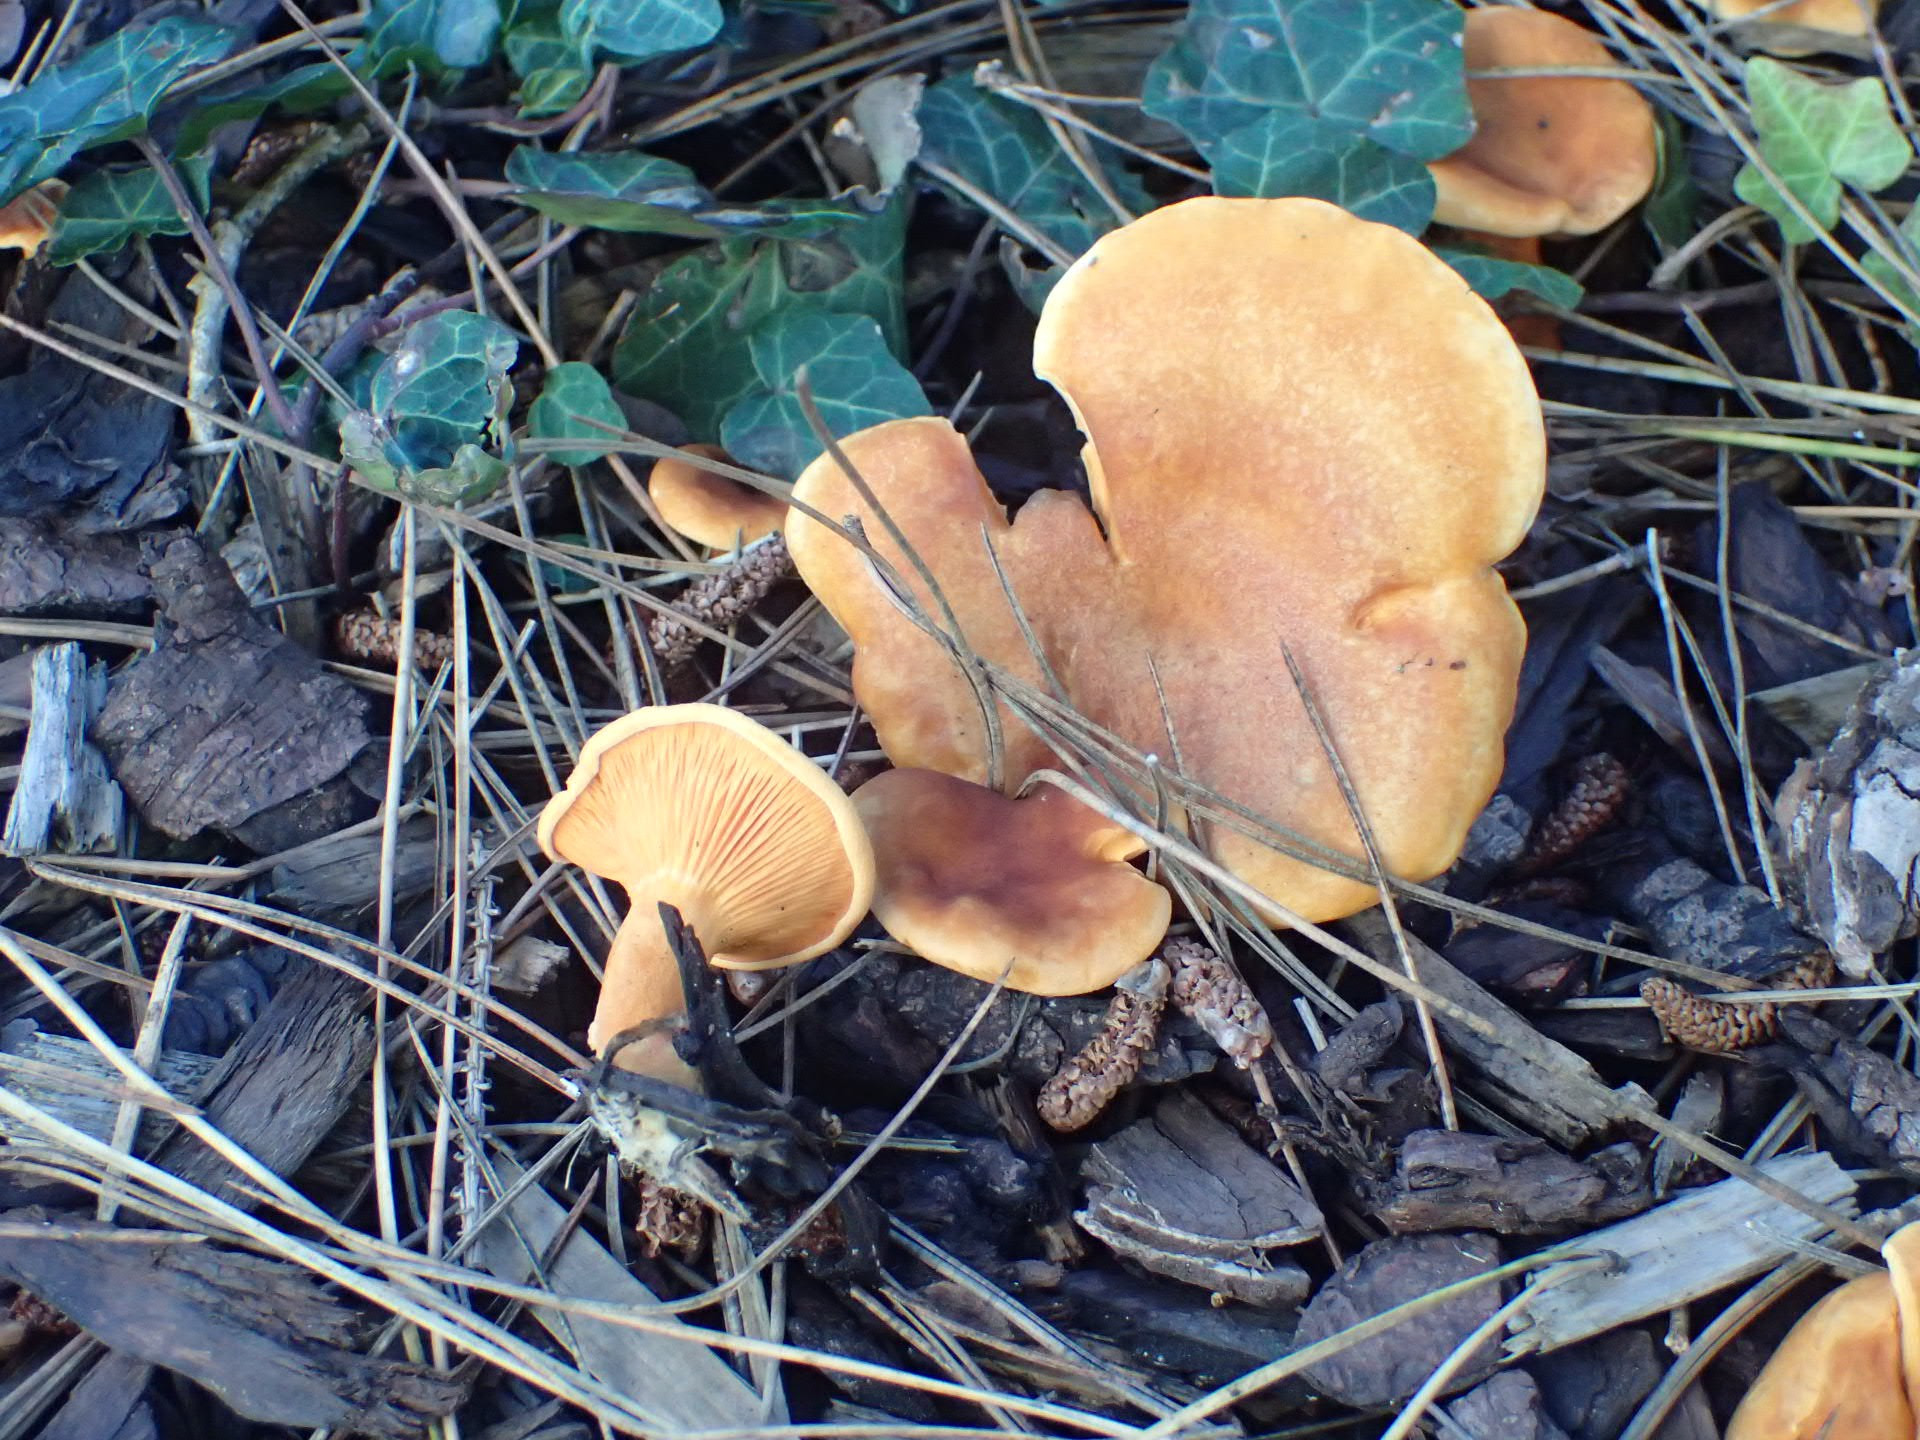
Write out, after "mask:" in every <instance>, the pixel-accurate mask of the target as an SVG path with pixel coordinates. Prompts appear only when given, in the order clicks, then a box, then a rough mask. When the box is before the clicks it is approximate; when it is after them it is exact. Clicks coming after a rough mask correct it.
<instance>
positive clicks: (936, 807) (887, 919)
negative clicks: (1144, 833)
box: [853, 770, 1173, 995]
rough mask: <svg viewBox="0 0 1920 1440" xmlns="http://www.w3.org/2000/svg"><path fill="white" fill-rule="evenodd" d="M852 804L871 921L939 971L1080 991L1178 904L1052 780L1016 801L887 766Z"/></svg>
mask: <svg viewBox="0 0 1920 1440" xmlns="http://www.w3.org/2000/svg"><path fill="white" fill-rule="evenodd" d="M853 804H854V808H855V809H856V810H858V811H859V812H860V818H861V819H862V820H863V821H865V822H866V827H867V834H868V837H869V838H870V839H871V840H872V842H873V853H874V862H875V865H876V867H877V868H876V874H875V881H874V891H873V913H874V915H875V917H876V918H877V919H878V920H879V921H880V923H881V924H882V925H884V926H886V928H887V933H888V934H889V935H891V936H893V938H894V939H896V940H898V941H900V942H901V943H902V944H904V945H907V946H910V947H911V948H912V949H913V950H914V951H915V952H916V953H918V954H919V955H920V956H921V958H922V959H925V960H931V961H932V962H933V963H934V964H936V965H943V966H945V967H946V968H947V969H949V970H958V971H959V972H960V973H961V974H963V975H971V976H972V977H973V978H974V979H976V980H985V981H987V982H989V983H991V982H993V981H995V980H998V979H999V978H1000V976H1001V975H1002V974H1003V973H1004V974H1005V975H1006V977H1007V988H1008V989H1010V990H1023V991H1025V992H1027V993H1028V994H1030V995H1084V994H1086V993H1087V992H1088V991H1090V990H1100V989H1104V988H1105V987H1106V986H1108V985H1111V984H1112V983H1113V982H1114V981H1115V980H1116V979H1118V978H1119V977H1120V976H1121V975H1123V974H1125V973H1126V972H1127V971H1128V970H1131V969H1132V968H1133V967H1134V966H1135V965H1138V964H1139V963H1140V962H1141V961H1142V960H1144V959H1146V958H1147V957H1148V956H1149V955H1151V954H1153V952H1154V949H1155V947H1156V946H1158V945H1159V943H1160V938H1161V936H1163V935H1165V934H1166V933H1167V922H1168V920H1169V919H1170V918H1171V915H1172V910H1173V901H1172V899H1171V898H1170V897H1169V896H1168V894H1167V892H1166V891H1165V890H1164V889H1162V888H1161V887H1160V886H1158V885H1156V884H1154V883H1153V882H1152V881H1151V880H1149V879H1147V877H1146V876H1144V875H1142V874H1141V873H1140V872H1139V871H1138V870H1135V869H1134V868H1133V867H1132V866H1131V865H1129V864H1128V863H1127V861H1129V860H1131V859H1132V858H1133V857H1134V856H1136V855H1138V854H1140V853H1141V851H1142V850H1144V849H1145V848H1146V847H1145V846H1144V845H1143V844H1142V843H1141V842H1140V840H1139V838H1138V837H1137V836H1135V835H1134V834H1133V832H1132V831H1130V830H1127V829H1124V828H1123V827H1121V826H1119V825H1115V824H1113V823H1112V822H1110V821H1108V820H1105V819H1103V818H1102V817H1100V816H1098V815H1095V814H1094V813H1093V811H1091V810H1089V809H1087V808H1086V807H1085V806H1084V805H1082V804H1080V803H1079V802H1078V801H1076V800H1074V799H1072V798H1070V797H1069V796H1068V795H1067V794H1066V793H1065V792H1063V791H1061V790H1057V789H1055V788H1054V787H1053V786H1051V785H1044V784H1043V785H1037V786H1035V788H1034V791H1033V793H1032V794H1031V795H1028V796H1027V797H1025V798H1024V799H1020V800H1010V799H1008V798H1007V797H1006V796H1004V795H1001V794H1000V793H998V792H997V791H993V790H989V789H987V788H985V787H984V786H981V785H974V784H972V783H970V782H968V781H965V780H956V779H955V778H954V777H953V776H951V775H942V774H940V773H939V772H937V771H934V770H889V771H887V772H886V773H885V774H884V775H880V776H877V777H876V778H874V779H872V780H869V781H868V782H867V783H866V784H865V785H862V786H861V787H860V788H859V789H858V790H857V791H855V792H854V796H853ZM1009 963H1011V966H1012V968H1011V969H1008V966H1009Z"/></svg>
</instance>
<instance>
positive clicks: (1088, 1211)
mask: <svg viewBox="0 0 1920 1440" xmlns="http://www.w3.org/2000/svg"><path fill="white" fill-rule="evenodd" d="M1085 1175H1086V1179H1087V1181H1088V1182H1089V1183H1088V1186H1087V1204H1086V1208H1085V1209H1083V1210H1080V1211H1078V1212H1077V1213H1076V1214H1075V1215H1074V1219H1075V1220H1076V1221H1077V1222H1078V1223H1079V1224H1080V1227H1081V1228H1082V1229H1084V1230H1085V1231H1086V1232H1087V1233H1088V1234H1090V1235H1092V1236H1093V1237H1094V1238H1095V1239H1097V1240H1099V1241H1101V1242H1102V1243H1103V1244H1105V1245H1106V1246H1108V1247H1109V1248H1110V1249H1112V1250H1113V1251H1114V1252H1115V1253H1116V1254H1118V1255H1120V1256H1122V1257H1123V1258H1125V1259H1128V1260H1132V1261H1134V1262H1135V1263H1136V1264H1138V1265H1140V1266H1141V1267H1142V1268H1143V1269H1147V1270H1151V1271H1153V1272H1154V1273H1156V1274H1160V1275H1165V1276H1166V1277H1168V1278H1169V1279H1172V1280H1179V1281H1181V1282H1182V1283H1184V1284H1188V1285H1198V1286H1202V1287H1203V1288H1205V1289H1208V1290H1212V1291H1216V1292H1218V1293H1220V1294H1223V1295H1231V1296H1233V1297H1234V1298H1235V1299H1238V1300H1244V1301H1246V1302H1247V1303H1249V1304H1256V1305H1285V1304H1292V1303H1295V1302H1297V1301H1299V1300H1302V1299H1304V1298H1305V1297H1306V1293H1307V1286H1308V1279H1307V1274H1306V1272H1305V1271H1304V1270H1302V1269H1301V1268H1300V1267H1299V1266H1297V1265H1292V1264H1289V1263H1287V1262H1285V1261H1283V1260H1278V1259H1276V1258H1275V1257H1274V1256H1273V1255H1272V1254H1271V1253H1270V1252H1272V1251H1274V1250H1277V1249H1281V1248H1283V1247H1285V1246H1288V1245H1300V1244H1304V1243H1306V1242H1307V1241H1310V1240H1312V1239H1313V1238H1314V1237H1315V1236H1317V1235H1319V1234H1320V1233H1321V1232H1322V1230H1323V1229H1324V1228H1325V1225H1326V1222H1325V1221H1324V1220H1323V1219H1322V1218H1321V1215H1320V1209H1319V1207H1318V1206H1317V1205H1315V1204H1314V1203H1313V1200H1312V1199H1311V1198H1310V1197H1309V1196H1307V1195H1306V1194H1304V1193H1303V1192H1302V1191H1301V1190H1300V1188H1299V1187H1298V1186H1296V1185H1295V1184H1294V1183H1293V1182H1292V1181H1291V1180H1289V1179H1287V1178H1286V1176H1284V1175H1282V1174H1281V1173H1280V1171H1279V1169H1278V1168H1277V1167H1276V1166H1275V1165H1274V1164H1273V1162H1272V1161H1270V1160H1268V1159H1267V1158H1266V1156H1264V1155H1262V1154H1260V1153H1259V1152H1258V1151H1256V1150H1254V1149H1253V1147H1251V1146H1250V1145H1248V1144H1247V1143H1246V1142H1245V1141H1244V1140H1242V1139H1241V1138H1240V1137H1239V1136H1238V1135H1237V1134H1235V1133H1234V1132H1233V1131H1232V1130H1231V1129H1230V1128H1229V1127H1228V1126H1227V1125H1226V1123H1225V1122H1224V1121H1222V1120H1220V1119H1219V1118H1218V1117H1217V1116H1215V1115H1214V1114H1213V1112H1212V1111H1210V1110H1209V1109H1207V1107H1206V1106H1205V1105H1204V1104H1203V1103H1202V1102H1201V1101H1199V1100H1197V1099H1195V1098H1194V1097H1193V1096H1192V1095H1188V1094H1184V1093H1181V1094H1175V1095H1172V1096H1169V1097H1168V1098H1167V1099H1166V1100H1165V1101H1163V1102H1162V1103H1161V1104H1160V1106H1159V1107H1158V1108H1157V1109H1156V1110H1155V1112H1154V1113H1153V1115H1152V1116H1151V1117H1150V1118H1148V1119H1145V1120H1140V1121H1137V1122H1136V1123H1134V1124H1132V1125H1129V1126H1128V1127H1127V1128H1126V1129H1124V1130H1122V1131H1121V1132H1120V1133H1119V1134H1117V1135H1115V1136H1113V1137H1112V1138H1111V1139H1108V1140H1102V1141H1101V1142H1100V1143H1099V1144H1097V1145H1095V1146H1094V1147H1093V1149H1092V1152H1091V1153H1090V1154H1089V1156H1088V1158H1087V1164H1086V1169H1085Z"/></svg>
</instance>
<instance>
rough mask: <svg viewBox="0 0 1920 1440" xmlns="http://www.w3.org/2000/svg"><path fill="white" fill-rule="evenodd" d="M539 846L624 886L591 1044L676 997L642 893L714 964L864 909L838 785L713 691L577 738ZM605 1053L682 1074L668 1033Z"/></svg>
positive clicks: (864, 885)
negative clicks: (678, 921)
mask: <svg viewBox="0 0 1920 1440" xmlns="http://www.w3.org/2000/svg"><path fill="white" fill-rule="evenodd" d="M539 838H540V848H541V849H542V850H544V851H546V852H547V854H549V855H551V856H553V857H554V858H555V859H558V860H569V861H571V862H572V863H574V864H576V865H578V866H580V867H581V868H582V869H585V870H590V871H592V872H593V873H594V874H596V875H600V876H603V877H604V878H606V879H609V880H616V881H618V882H619V883H620V884H621V885H622V886H624V887H625V888H626V891H627V895H628V898H629V900H630V902H631V905H632V909H631V910H630V912H629V913H628V915H627V918H626V920H625V921H623V922H622V924H621V927H620V932H619V934H618V935H617V936H616V937H615V940H614V944H613V948H612V950H611V951H610V952H609V954H608V957H607V966H606V975H605V980H604V982H603V984H602V986H601V992H600V1004H599V1007H598V1009H596V1010H595V1012H594V1017H593V1024H592V1026H591V1027H590V1028H589V1029H588V1031H587V1039H588V1042H589V1043H590V1044H591V1045H592V1046H593V1048H594V1050H595V1051H596V1052H600V1051H603V1050H604V1049H605V1048H606V1046H607V1044H608V1042H609V1041H611V1040H612V1039H613V1038H614V1037H615V1036H616V1035H618V1034H620V1033H621V1032H622V1031H624V1030H628V1029H631V1028H632V1027H633V1026H635V1025H638V1024H640V1023H641V1022H643V1021H647V1020H656V1019H661V1018H664V1017H667V1016H672V1015H675V1014H678V1013H679V1012H680V1011H681V1010H682V1009H684V1008H685V997H684V996H683V995H682V994H681V990H680V979H679V972H678V970H677V969H676V968H675V965H674V961H673V957H672V954H671V952H670V951H669V949H668V948H667V943H666V935H665V932H664V931H663V929H662V928H661V925H660V919H659V914H658V906H659V905H660V904H661V903H663V902H664V903H668V904H671V905H673V906H675V907H676V908H677V909H678V910H679V911H680V913H681V915H682V916H683V917H684V918H685V920H686V921H687V923H688V924H689V925H691V926H692V927H693V931H694V934H696V935H697V936H698V937H699V938H700V943H701V944H702V945H703V946H704V947H705V948H706V951H707V956H708V958H709V959H710V960H711V961H712V962H713V963H714V964H715V965H717V966H720V967H721V968H723V969H737V970H763V969H770V968H773V967H775V966H780V965H791V964H795V963H797V962H798V961H801V960H807V959H811V958H812V957H813V956H815V955H819V954H822V953H824V952H825V951H827V950H830V949H832V948H833V947H834V946H835V945H838V944H839V943H840V942H841V941H842V940H844V939H845V938H846V937H847V935H848V934H850V933H851V932H852V930H853V928H854V926H856V925H858V924H859V923H860V921H861V919H862V917H864V916H865V915H866V913H867V909H868V906H869V904H870V902H871V899H872V895H873V850H872V847H871V846H870V845H869V844H868V843H867V836H866V831H865V830H864V829H863V828H862V826H861V824H860V817H859V816H858V815H857V814H855V813H854V809H853V805H852V803H851V802H850V801H849V800H848V799H847V797H846V795H845V794H844V793H843V792H842V791H841V790H840V788H839V786H837V785H835V784H834V783H833V782H832V781H831V780H829V779H828V778H827V777H826V776H825V775H824V774H822V773H821V771H820V768H819V767H818V766H817V765H815V764H814V763H813V762H812V761H811V760H809V759H808V758H807V757H806V756H805V755H802V754H801V753H800V752H799V751H797V750H795V749H794V748H793V747H792V746H790V745H788V744H787V743H786V742H785V741H783V740H781V739H780V738H779V737H778V736H776V735H774V734H773V733H772V732H771V731H769V730H767V729H766V728H765V727H764V726H761V725H759V724H757V723H755V722H754V721H752V720H750V719H748V718H747V717H745V716H743V715H740V714H738V713H736V712H735V711H732V710H728V709H726V708H724V707H722V706H718V705H661V706H654V707H652V708H649V709H645V710H639V711H636V712H634V713H633V714H631V715H628V716H625V717H624V718H622V719H620V720H616V721H615V722H614V723H613V724H611V725H609V726H607V727H606V728H605V729H603V730H601V731H600V732H599V733H598V734H597V735H595V736H594V737H593V738H592V739H591V740H589V741H588V742H587V744H586V746H585V748H584V749H583V750H582V751H581V752H580V763H579V764H578V765H576V766H575V767H574V771H573V774H572V775H571V776H570V777H569V778H568V780H567V786H566V789H565V790H563V791H562V792H561V793H560V794H558V795H556V796H554V797H553V799H552V800H550V801H549V802H548V803H547V807H546V809H545V810H543V811H542V812H541V814H540V826H539ZM620 1063H622V1064H624V1065H627V1066H628V1067H629V1068H634V1069H641V1070H645V1071H648V1072H649V1073H661V1074H663V1078H673V1079H680V1078H683V1076H682V1074H681V1073H680V1069H683V1068H684V1067H680V1068H679V1069H677V1068H676V1067H678V1066H679V1062H678V1061H677V1060H676V1059H675V1058H674V1057H673V1051H672V1046H671V1043H670V1040H669V1039H668V1038H667V1037H666V1036H664V1035H661V1036H656V1037H653V1038H652V1039H650V1040H648V1041H645V1042H642V1043H641V1044H639V1045H633V1046H629V1047H628V1048H627V1049H626V1050H624V1051H622V1052H621V1056H620Z"/></svg>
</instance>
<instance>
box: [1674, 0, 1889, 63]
mask: <svg viewBox="0 0 1920 1440" xmlns="http://www.w3.org/2000/svg"><path fill="white" fill-rule="evenodd" d="M1707 9H1708V10H1710V11H1711V12H1712V13H1713V15H1714V17H1715V18H1716V19H1719V20H1733V21H1738V22H1743V23H1740V24H1737V25H1736V26H1735V27H1734V35H1735V36H1736V38H1738V39H1739V40H1741V41H1743V42H1744V43H1745V44H1747V45H1748V46H1749V47H1750V48H1752V49H1755V50H1764V51H1765V52H1766V53H1767V54H1769V55H1789V56H1791V55H1818V54H1820V53H1822V52H1823V51H1828V50H1839V51H1845V52H1851V51H1855V50H1861V49H1864V48H1865V42H1866V41H1867V39H1868V37H1870V36H1871V35H1872V34H1873V22H1874V17H1875V16H1876V15H1877V14H1878V13H1879V9H1880V0H1795V3H1793V4H1791V5H1781V4H1779V3H1778V0H1707ZM1761 12H1764V13H1761ZM1756 15H1757V16H1758V18H1757V19H1751V20H1749V18H1748V17H1749V16H1756Z"/></svg>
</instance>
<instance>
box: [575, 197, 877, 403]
mask: <svg viewBox="0 0 1920 1440" xmlns="http://www.w3.org/2000/svg"><path fill="white" fill-rule="evenodd" d="M907 198H908V197H907V195H906V192H905V191H904V189H903V190H902V191H901V192H900V194H899V195H897V196H896V197H895V199H894V200H893V201H892V203H890V204H889V205H888V207H887V208H886V209H885V210H883V211H882V212H880V213H879V214H878V215H873V216H870V217H868V218H866V219H864V220H861V221H860V222H859V223H857V224H851V225H842V226H838V227H836V228H835V229H833V230H832V231H830V232H829V233H827V234H825V235H822V236H818V237H815V238H811V239H763V240H757V241H755V240H743V239H733V240H724V241H721V242H720V243H718V244H716V245H712V246H708V247H707V248H706V249H704V250H698V251H695V252H694V253H693V254H691V255H686V256H683V257H682V258H681V259H679V260H676V261H675V262H674V263H673V264H671V265H669V266H668V267H667V268H666V269H665V270H663V271H662V272H661V273H660V275H659V277H658V278H657V279H655V281H654V282H653V284H652V285H650V286H648V287H647V289H646V290H645V291H644V292H643V293H642V294H641V297H640V300H639V303H638V305H637V306H636V307H635V310H634V314H633V317H632V319H631V320H629V321H628V323H627V329H626V332H625V334H623V335H622V336H621V338H620V342H619V344H618V345H617V346H615V348H614V353H613V378H614V382H615V383H616V384H617V385H619V387H620V388H621V389H622V390H624V391H625V392H626V393H628V394H629V395H639V396H642V397H644V398H646V399H648V400H652V401H654V402H655V403H657V404H660V405H664V406H666V407H667V408H668V409H669V410H672V411H673V412H674V413H675V414H677V415H678V416H679V417H680V418H681V419H682V420H684V421H685V422H686V423H687V425H688V427H689V428H690V429H691V430H692V431H693V433H694V436H695V438H696V439H701V440H716V439H718V438H719V434H720V422H721V420H722V419H723V418H724V417H725V415H726V413H727V411H728V410H729V409H731V408H732V406H733V405H734V403H735V402H736V401H737V400H739V399H740V397H741V396H743V395H745V394H746V393H747V392H748V391H749V390H751V389H753V388H754V387H755V386H756V385H757V384H758V383H759V382H758V374H757V372H756V370H755V368H754V364H753V357H752V355H751V353H750V351H749V349H748V344H747V337H748V335H749V334H750V332H752V331H753V330H754V329H755V328H756V327H757V326H759V325H760V324H761V323H762V322H763V321H766V320H767V319H769V318H771V317H772V316H773V315H775V314H776V313H778V312H779V311H781V310H783V309H786V308H788V307H792V306H798V305H809V306H812V307H813V308H816V309H820V310H828V311H833V312H837V313H841V314H851V315H865V316H867V317H869V318H870V319H872V320H874V321H876V322H877V323H878V324H879V326H880V329H881V333H882V334H883V335H884V336H885V337H886V341H887V345H888V348H889V349H890V350H892V351H893V352H894V353H896V354H898V353H900V352H901V351H902V350H903V349H904V347H905V344H906V318H905V315H904V314H903V311H902V305H901V298H900V264H901V252H902V250H903V248H904V246H905V241H906V221H907Z"/></svg>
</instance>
